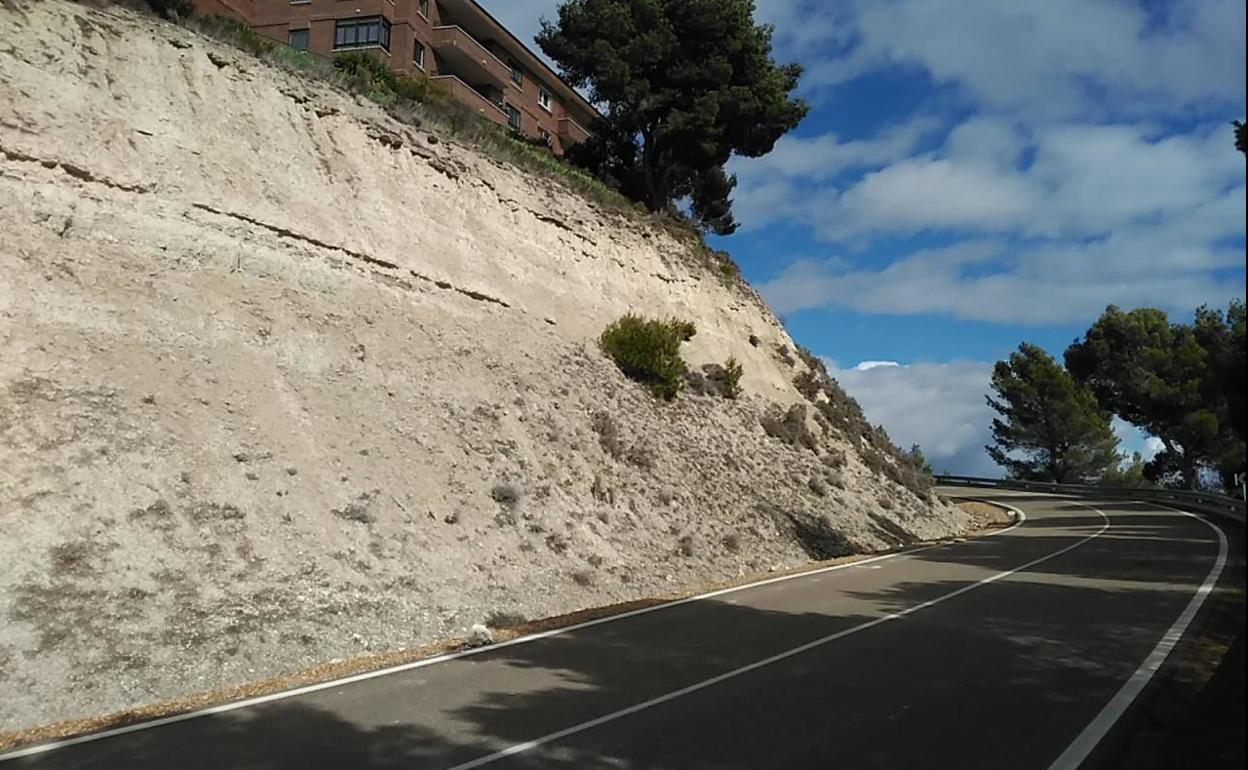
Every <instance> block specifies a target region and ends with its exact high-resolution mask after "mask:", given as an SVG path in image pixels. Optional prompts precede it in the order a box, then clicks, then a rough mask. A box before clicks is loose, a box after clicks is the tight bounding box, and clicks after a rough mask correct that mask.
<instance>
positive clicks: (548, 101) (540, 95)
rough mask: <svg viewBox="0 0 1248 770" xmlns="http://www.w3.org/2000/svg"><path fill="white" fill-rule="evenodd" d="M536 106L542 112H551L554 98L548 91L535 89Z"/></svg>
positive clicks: (553, 106)
mask: <svg viewBox="0 0 1248 770" xmlns="http://www.w3.org/2000/svg"><path fill="white" fill-rule="evenodd" d="M537 104H538V106H539V107H541V108H542V109H543V110H546V111H547V112H551V111H552V110H554V108H555V97H553V96H551V95H550V91H547V90H546V89H545V88H538V89H537Z"/></svg>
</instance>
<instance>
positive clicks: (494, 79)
mask: <svg viewBox="0 0 1248 770" xmlns="http://www.w3.org/2000/svg"><path fill="white" fill-rule="evenodd" d="M433 48H434V50H436V51H437V52H438V53H439V54H440V55H441V56H442V58H443V59H444V60H446V61H447V62H448V63H450V64H451V66H452V67H453V68H455V69H456V70H457V71H458V73H459V74H460V75H463V76H464V77H467V78H468V79H470V80H485V81H487V82H489V83H491V84H493V85H496V86H498V87H499V88H505V87H506V86H507V84H508V83H509V82H511V68H510V67H509V66H507V65H506V64H504V63H503V61H502V60H501V59H499V58H498V57H497V56H495V55H494V54H492V53H490V49H488V48H486V47H485V46H483V45H481V43H480V42H478V41H477V39H476V38H474V37H473V36H472V35H469V34H468V33H467V32H465V31H464V30H463V28H462V27H456V26H444V27H434V28H433Z"/></svg>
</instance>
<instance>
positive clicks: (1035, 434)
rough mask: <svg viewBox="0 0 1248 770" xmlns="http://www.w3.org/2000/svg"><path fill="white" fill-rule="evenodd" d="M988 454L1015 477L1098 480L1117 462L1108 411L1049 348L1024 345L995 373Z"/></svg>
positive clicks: (1002, 362) (1117, 456) (1045, 479)
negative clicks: (993, 417)
mask: <svg viewBox="0 0 1248 770" xmlns="http://www.w3.org/2000/svg"><path fill="white" fill-rule="evenodd" d="M992 388H993V390H994V391H996V394H997V399H993V398H992V397H991V396H989V397H988V405H989V406H991V407H992V408H993V410H994V411H996V412H997V413H998V414H999V415H1000V418H997V419H994V420H993V421H992V438H993V444H991V445H989V446H988V447H986V449H987V450H988V454H989V456H991V457H992V459H993V460H995V461H996V462H997V464H998V465H1000V466H1002V467H1003V468H1005V469H1006V471H1007V472H1008V473H1009V475H1010V477H1011V478H1016V479H1027V480H1032V481H1054V482H1058V483H1066V484H1070V483H1083V482H1095V481H1099V480H1100V479H1101V478H1103V477H1104V476H1105V475H1106V473H1108V472H1109V471H1110V470H1111V469H1113V468H1116V467H1117V466H1118V463H1119V455H1118V451H1117V448H1118V437H1117V436H1115V435H1114V432H1113V429H1112V428H1111V427H1110V414H1109V413H1108V412H1106V411H1105V410H1103V409H1101V408H1100V406H1099V405H1098V404H1097V402H1096V397H1095V396H1094V395H1093V394H1092V391H1091V390H1090V389H1088V388H1087V387H1085V386H1083V385H1080V384H1079V383H1077V382H1075V380H1074V378H1072V377H1071V376H1070V374H1069V373H1068V372H1067V371H1066V370H1065V369H1064V368H1062V366H1061V365H1060V364H1059V363H1058V362H1057V361H1056V360H1055V359H1054V358H1053V357H1052V356H1051V355H1049V354H1048V353H1047V352H1045V351H1044V350H1043V349H1041V348H1040V347H1038V346H1036V345H1032V344H1031V343H1026V342H1025V343H1023V344H1022V345H1020V346H1019V349H1018V352H1016V353H1012V354H1011V355H1010V357H1009V359H1008V360H1006V361H998V362H997V365H996V366H995V367H994V369H993V373H992Z"/></svg>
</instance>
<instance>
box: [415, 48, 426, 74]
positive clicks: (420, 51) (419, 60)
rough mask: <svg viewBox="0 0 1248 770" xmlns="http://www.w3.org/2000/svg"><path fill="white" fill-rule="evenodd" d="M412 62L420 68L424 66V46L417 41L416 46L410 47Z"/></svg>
mask: <svg viewBox="0 0 1248 770" xmlns="http://www.w3.org/2000/svg"><path fill="white" fill-rule="evenodd" d="M412 63H413V64H415V65H416V66H417V67H420V68H421V69H422V70H423V69H424V68H425V47H424V46H423V45H421V44H420V43H419V42H418V43H416V47H415V48H413V49H412Z"/></svg>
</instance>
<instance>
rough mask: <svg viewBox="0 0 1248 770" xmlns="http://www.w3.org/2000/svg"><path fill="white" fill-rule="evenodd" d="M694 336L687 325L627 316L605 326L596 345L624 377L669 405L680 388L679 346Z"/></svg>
mask: <svg viewBox="0 0 1248 770" xmlns="http://www.w3.org/2000/svg"><path fill="white" fill-rule="evenodd" d="M696 333H697V328H696V327H695V326H694V325H693V324H692V323H689V322H688V321H678V320H676V319H670V320H667V321H660V320H656V319H649V318H642V317H641V316H635V315H632V314H629V315H626V316H624V317H623V318H621V319H620V320H618V321H616V322H615V323H613V324H611V325H610V326H608V327H607V328H606V330H605V331H603V333H602V336H601V337H599V338H598V344H599V346H600V347H601V348H602V351H603V352H604V353H606V354H607V355H608V356H610V357H611V360H613V361H615V365H616V366H618V367H619V368H620V371H621V372H623V373H624V376H626V377H628V378H630V379H633V380H636V381H637V382H641V383H644V384H646V385H649V386H650V389H651V390H653V391H654V393H655V395H658V396H661V397H663V398H665V399H667V400H669V401H670V400H671V399H673V398H675V397H676V394H677V393H679V392H680V390H681V388H682V387H683V386H684V375H685V361H684V359H682V358H681V357H680V343H682V342H685V341H686V340H689V339H692V338H693V335H694V334H696Z"/></svg>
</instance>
